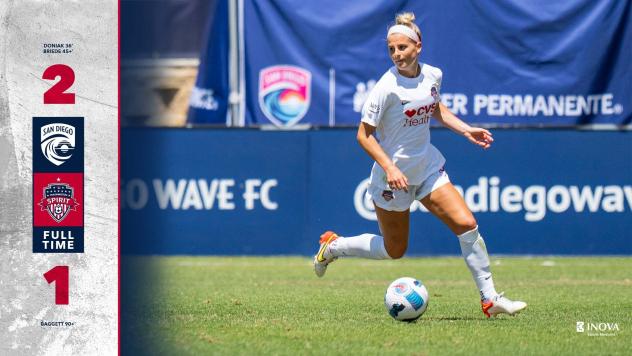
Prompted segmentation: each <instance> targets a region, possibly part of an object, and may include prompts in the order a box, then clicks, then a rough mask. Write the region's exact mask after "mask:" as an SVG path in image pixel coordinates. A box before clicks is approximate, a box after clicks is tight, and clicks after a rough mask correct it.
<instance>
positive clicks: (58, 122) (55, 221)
mask: <svg viewBox="0 0 632 356" xmlns="http://www.w3.org/2000/svg"><path fill="white" fill-rule="evenodd" d="M83 151H84V132H83V117H58V118H57V117H34V118H33V252H34V253H83V251H84V240H83V239H84V229H83V221H84V219H83V215H84V208H83V207H84V202H83V197H84V189H83V183H84V182H83V177H84V152H83Z"/></svg>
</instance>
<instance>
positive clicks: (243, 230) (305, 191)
mask: <svg viewBox="0 0 632 356" xmlns="http://www.w3.org/2000/svg"><path fill="white" fill-rule="evenodd" d="M432 134H433V142H434V144H435V145H436V146H437V147H438V148H439V149H440V150H441V151H442V152H443V154H444V155H445V156H446V158H447V164H446V170H447V172H448V173H449V175H450V177H451V179H452V181H453V183H454V184H455V185H456V186H457V189H459V190H460V191H461V192H462V193H463V195H464V197H465V200H466V202H467V203H468V205H469V206H470V208H471V209H472V211H473V212H474V213H475V215H476V217H477V219H478V222H479V225H480V226H481V231H483V233H484V234H485V239H486V240H487V241H491V242H490V243H489V244H490V246H493V248H494V249H493V251H491V253H502V254H629V253H631V252H632V235H630V231H632V219H631V217H632V215H631V214H632V163H631V162H632V136H631V133H630V132H612V131H609V132H581V131H563V130H544V131H542V130H540V131H538V130H518V131H512V130H496V131H495V132H494V137H495V138H496V140H495V142H494V146H493V147H492V148H491V149H490V150H487V151H483V150H479V149H478V148H476V147H474V146H472V145H471V144H469V143H468V142H467V141H466V140H464V139H463V138H461V137H458V136H456V135H454V134H452V133H451V132H449V131H447V130H434V131H433V133H432ZM122 142H123V150H124V152H126V154H125V155H123V159H122V162H121V163H122V167H123V168H122V172H123V174H124V176H123V182H122V192H121V197H122V205H123V210H122V220H121V224H122V225H121V226H122V236H123V238H122V245H123V252H124V253H134V254H254V255H262V254H263V255H266V254H303V255H307V254H310V253H313V250H314V247H315V246H316V239H317V237H318V236H319V235H320V234H321V233H322V232H323V231H324V230H328V229H332V230H335V231H337V232H339V233H340V234H342V235H356V234H359V233H363V232H373V233H376V232H378V227H377V223H376V221H375V214H374V208H373V205H372V203H371V202H370V201H369V200H367V198H366V197H365V195H364V192H365V190H366V178H367V177H368V175H369V171H370V165H371V161H370V160H369V158H368V157H367V156H366V154H365V153H364V152H363V151H362V150H361V149H360V147H359V146H358V145H357V143H356V142H355V130H351V129H338V130H325V131H305V132H291V133H290V132H261V131H252V130H247V131H231V130H196V131H190V130H165V129H126V130H124V131H123V135H122ZM147 157H152V159H147ZM605 157H607V159H605ZM412 210H413V214H412V218H411V244H410V249H409V253H410V254H458V253H459V251H458V246H457V244H454V243H453V241H452V240H451V239H452V238H453V236H452V235H451V233H450V232H449V231H448V230H447V228H445V227H444V226H443V225H442V224H441V223H440V222H439V221H438V220H436V219H434V218H432V217H430V216H429V214H428V213H427V212H425V210H424V209H423V207H421V206H420V205H419V204H415V205H413V206H412ZM132 237H133V238H132Z"/></svg>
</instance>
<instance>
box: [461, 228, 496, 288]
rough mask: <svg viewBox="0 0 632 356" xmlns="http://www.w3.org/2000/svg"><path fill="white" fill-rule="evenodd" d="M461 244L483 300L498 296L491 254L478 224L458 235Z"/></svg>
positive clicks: (466, 262) (462, 251)
mask: <svg viewBox="0 0 632 356" xmlns="http://www.w3.org/2000/svg"><path fill="white" fill-rule="evenodd" d="M458 237H459V243H460V244H461V254H462V255H463V258H464V259H465V264H467V267H468V268H469V269H470V272H472V277H473V278H474V282H476V286H477V287H478V290H479V292H480V294H481V300H485V299H491V298H493V297H494V296H496V295H497V294H498V293H496V289H495V288H494V280H493V279H492V272H491V271H490V269H489V256H488V255H487V248H486V247H485V241H483V237H482V236H481V234H480V233H479V232H478V226H477V227H475V228H474V229H473V230H470V231H468V232H466V233H463V234H461V235H459V236H458Z"/></svg>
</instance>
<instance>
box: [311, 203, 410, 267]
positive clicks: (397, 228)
mask: <svg viewBox="0 0 632 356" xmlns="http://www.w3.org/2000/svg"><path fill="white" fill-rule="evenodd" d="M375 211H376V214H377V219H378V223H379V225H380V231H381V232H382V235H383V236H380V235H374V234H362V235H358V236H349V237H342V236H338V235H337V234H336V233H334V232H332V231H327V232H325V233H324V234H322V235H321V237H320V248H319V250H318V253H316V255H315V256H314V272H315V273H316V275H317V276H318V277H322V276H323V275H324V274H325V272H326V271H327V266H328V265H329V264H330V263H331V262H333V261H334V260H336V259H337V258H338V257H342V256H356V257H363V258H369V259H375V260H383V259H391V258H400V257H402V256H403V255H404V253H405V252H406V249H407V247H408V231H409V219H410V211H409V210H408V209H406V210H405V211H389V210H385V209H382V208H380V207H379V206H377V205H376V206H375Z"/></svg>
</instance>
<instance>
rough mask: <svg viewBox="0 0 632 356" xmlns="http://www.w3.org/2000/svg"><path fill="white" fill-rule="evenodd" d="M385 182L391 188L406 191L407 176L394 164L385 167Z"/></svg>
mask: <svg viewBox="0 0 632 356" xmlns="http://www.w3.org/2000/svg"><path fill="white" fill-rule="evenodd" d="M386 182H387V183H388V186H389V187H391V189H392V190H404V191H405V192H407V193H408V178H406V176H405V175H404V173H402V171H400V170H399V168H397V166H396V165H392V166H390V167H389V168H388V169H386Z"/></svg>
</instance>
